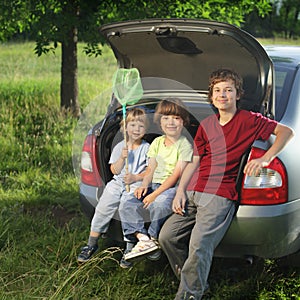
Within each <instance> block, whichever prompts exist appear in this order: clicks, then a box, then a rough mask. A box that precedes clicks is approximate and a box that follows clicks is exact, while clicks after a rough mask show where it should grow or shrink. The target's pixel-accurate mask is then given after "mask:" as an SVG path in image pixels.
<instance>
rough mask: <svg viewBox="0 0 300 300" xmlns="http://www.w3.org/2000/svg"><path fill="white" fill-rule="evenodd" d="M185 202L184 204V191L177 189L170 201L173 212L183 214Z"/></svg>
mask: <svg viewBox="0 0 300 300" xmlns="http://www.w3.org/2000/svg"><path fill="white" fill-rule="evenodd" d="M185 204H186V196H185V192H184V191H181V190H177V192H176V195H175V198H174V199H173V202H172V209H173V211H174V213H176V214H179V215H182V216H183V215H184V214H185Z"/></svg>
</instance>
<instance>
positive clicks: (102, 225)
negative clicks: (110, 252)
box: [91, 179, 140, 233]
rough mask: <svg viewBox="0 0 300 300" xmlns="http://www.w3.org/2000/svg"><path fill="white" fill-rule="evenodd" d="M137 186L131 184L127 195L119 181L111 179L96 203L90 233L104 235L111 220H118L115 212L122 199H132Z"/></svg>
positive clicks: (136, 184)
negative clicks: (129, 197) (129, 196)
mask: <svg viewBox="0 0 300 300" xmlns="http://www.w3.org/2000/svg"><path fill="white" fill-rule="evenodd" d="M138 184H140V183H134V184H131V185H130V192H129V193H127V192H126V189H125V185H124V183H123V182H122V181H121V180H115V179H112V180H111V181H109V182H108V183H107V184H106V187H105V189H104V190H103V193H102V195H101V197H100V199H99V201H98V203H97V206H96V209H95V213H94V216H93V219H92V222H91V231H94V232H98V233H106V231H107V229H108V227H109V224H110V221H111V220H112V218H116V219H119V217H118V215H117V212H118V208H119V204H120V202H121V199H122V197H128V195H131V197H133V192H134V190H135V189H136V188H137V186H138Z"/></svg>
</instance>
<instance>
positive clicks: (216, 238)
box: [159, 192, 235, 300]
mask: <svg viewBox="0 0 300 300" xmlns="http://www.w3.org/2000/svg"><path fill="white" fill-rule="evenodd" d="M187 197H188V205H187V209H186V211H187V213H186V215H184V216H181V215H178V214H173V215H172V216H171V217H170V218H169V219H168V220H167V221H166V223H165V224H164V226H163V227H162V229H161V232H160V235H159V243H160V245H161V247H162V249H163V251H164V252H165V254H166V255H167V257H168V260H169V262H170V266H171V268H172V269H173V271H174V273H175V275H176V276H177V277H178V278H179V279H180V285H179V288H178V292H177V295H176V298H175V300H184V299H196V300H200V299H201V297H202V295H203V292H204V290H205V287H206V285H207V278H208V274H209V271H210V267H211V263H212V258H213V254H214V250H215V248H216V247H217V245H218V244H219V242H220V241H221V240H222V238H223V236H224V235H225V233H226V231H227V229H228V227H229V225H230V224H231V221H232V218H233V215H234V212H235V204H234V201H231V200H228V199H226V198H223V197H220V196H216V195H211V194H206V193H199V192H188V193H187Z"/></svg>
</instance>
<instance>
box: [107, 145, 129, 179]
mask: <svg viewBox="0 0 300 300" xmlns="http://www.w3.org/2000/svg"><path fill="white" fill-rule="evenodd" d="M127 156H128V149H127V148H126V147H124V148H123V149H122V152H121V156H120V157H119V159H118V160H117V161H116V162H114V163H112V164H111V165H110V170H111V172H112V173H113V174H114V175H119V174H120V173H121V171H122V169H123V168H124V164H125V159H126V157H127Z"/></svg>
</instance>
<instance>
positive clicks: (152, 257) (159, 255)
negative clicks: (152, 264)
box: [147, 249, 161, 261]
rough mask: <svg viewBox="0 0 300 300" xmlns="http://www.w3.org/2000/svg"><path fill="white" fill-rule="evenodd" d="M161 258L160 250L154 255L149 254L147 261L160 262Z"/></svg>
mask: <svg viewBox="0 0 300 300" xmlns="http://www.w3.org/2000/svg"><path fill="white" fill-rule="evenodd" d="M160 258H161V250H159V249H158V251H156V252H154V253H153V254H149V255H148V256H147V259H149V260H151V261H158V260H160Z"/></svg>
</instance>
